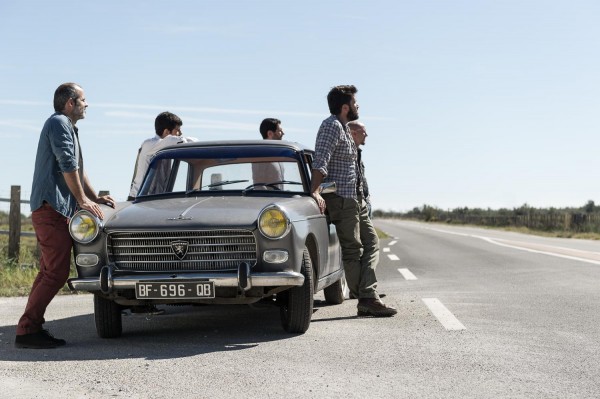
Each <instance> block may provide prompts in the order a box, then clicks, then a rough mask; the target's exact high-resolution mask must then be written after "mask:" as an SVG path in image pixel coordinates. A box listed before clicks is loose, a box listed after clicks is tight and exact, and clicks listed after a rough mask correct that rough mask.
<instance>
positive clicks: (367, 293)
mask: <svg viewBox="0 0 600 399" xmlns="http://www.w3.org/2000/svg"><path fill="white" fill-rule="evenodd" d="M323 199H324V200H325V204H326V206H327V210H326V213H327V216H328V218H329V220H330V221H331V222H332V223H333V224H334V225H335V229H336V230H337V235H338V238H339V240H340V246H341V247H342V261H343V262H344V273H345V274H346V282H347V283H348V288H349V289H350V292H351V293H352V294H353V295H354V296H355V297H356V298H379V296H378V295H377V277H376V276H375V268H376V267H377V263H378V262H379V238H378V237H377V232H376V231H375V227H373V223H372V222H371V219H370V218H369V210H368V208H367V204H366V202H365V201H364V200H363V199H362V198H361V197H359V198H358V201H356V200H354V199H352V198H344V197H340V196H339V195H337V194H325V195H323Z"/></svg>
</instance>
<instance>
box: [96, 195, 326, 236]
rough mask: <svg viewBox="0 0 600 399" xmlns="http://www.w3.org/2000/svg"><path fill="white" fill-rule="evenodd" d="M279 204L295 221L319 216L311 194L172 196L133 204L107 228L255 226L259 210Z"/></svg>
mask: <svg viewBox="0 0 600 399" xmlns="http://www.w3.org/2000/svg"><path fill="white" fill-rule="evenodd" d="M270 204H277V205H278V206H280V207H281V208H282V209H283V210H284V211H285V212H286V213H287V214H288V216H289V217H290V219H291V220H292V221H296V220H300V219H306V218H307V216H311V215H318V214H319V211H318V208H317V206H316V203H315V202H314V201H313V200H312V198H310V197H295V198H273V197H228V196H220V197H196V198H168V199H157V200H151V201H143V202H139V203H133V204H131V205H130V206H126V207H123V208H122V209H120V210H118V211H117V212H115V213H114V214H112V216H111V217H110V218H109V219H108V220H106V223H105V225H104V227H105V229H106V230H111V231H112V230H121V229H135V230H137V229H152V230H154V229H186V228H214V227H224V228H232V227H234V228H254V227H256V219H257V218H258V214H259V212H260V211H261V210H262V209H263V208H264V207H266V206H268V205H270Z"/></svg>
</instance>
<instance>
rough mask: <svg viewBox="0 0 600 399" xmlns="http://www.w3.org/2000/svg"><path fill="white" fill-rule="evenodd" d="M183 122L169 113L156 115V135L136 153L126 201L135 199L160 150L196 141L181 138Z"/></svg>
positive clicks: (146, 141)
mask: <svg viewBox="0 0 600 399" xmlns="http://www.w3.org/2000/svg"><path fill="white" fill-rule="evenodd" d="M182 125H183V122H182V121H181V118H179V117H178V116H177V115H175V114H173V113H171V112H168V111H167V112H162V113H160V114H158V116H157V117H156V119H155V120H154V129H155V131H156V135H155V136H154V137H152V138H150V139H147V140H144V142H143V143H142V145H141V146H140V149H139V151H138V156H137V159H136V161H135V170H134V175H133V179H132V181H131V189H130V191H129V197H128V198H127V200H128V201H133V200H134V199H135V197H137V194H138V192H139V191H140V188H141V186H142V182H143V180H144V176H145V175H146V172H147V171H148V166H150V159H152V156H154V154H156V152H157V151H158V150H160V149H163V148H165V147H168V146H170V145H175V144H180V143H189V142H192V141H197V140H196V139H193V138H190V137H182V136H181V126H182Z"/></svg>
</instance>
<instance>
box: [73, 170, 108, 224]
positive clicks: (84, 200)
mask: <svg viewBox="0 0 600 399" xmlns="http://www.w3.org/2000/svg"><path fill="white" fill-rule="evenodd" d="M63 176H64V177H65V182H66V183H67V186H68V187H69V190H71V193H72V194H73V196H75V200H76V201H77V203H78V204H79V206H80V207H81V209H85V210H88V211H90V212H92V214H93V215H95V216H97V217H99V218H100V219H104V213H102V209H100V207H99V206H98V204H96V203H95V202H94V201H92V200H91V199H89V198H88V197H87V196H86V195H85V190H84V188H83V187H82V186H81V182H80V181H79V171H78V170H75V171H73V172H63Z"/></svg>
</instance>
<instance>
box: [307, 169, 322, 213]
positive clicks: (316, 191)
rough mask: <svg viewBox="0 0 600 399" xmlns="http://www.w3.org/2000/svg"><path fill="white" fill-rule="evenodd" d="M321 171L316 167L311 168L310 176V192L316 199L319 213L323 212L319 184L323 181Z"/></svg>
mask: <svg viewBox="0 0 600 399" xmlns="http://www.w3.org/2000/svg"><path fill="white" fill-rule="evenodd" d="M324 178H325V176H323V173H321V172H320V171H319V170H317V169H313V171H312V177H311V179H310V194H311V195H312V197H313V198H314V199H315V201H317V205H318V206H319V210H320V211H321V214H324V213H325V200H324V199H323V197H321V188H320V185H321V183H322V182H323V179H324Z"/></svg>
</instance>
